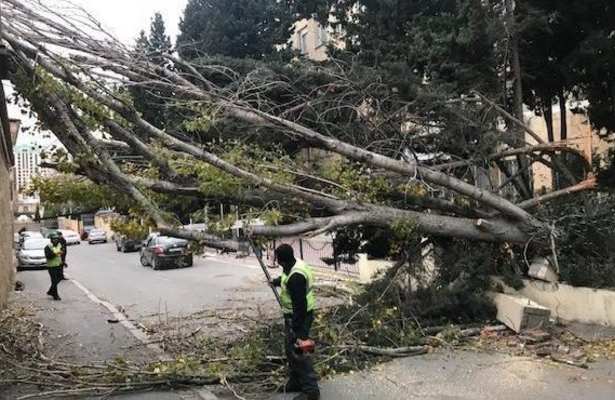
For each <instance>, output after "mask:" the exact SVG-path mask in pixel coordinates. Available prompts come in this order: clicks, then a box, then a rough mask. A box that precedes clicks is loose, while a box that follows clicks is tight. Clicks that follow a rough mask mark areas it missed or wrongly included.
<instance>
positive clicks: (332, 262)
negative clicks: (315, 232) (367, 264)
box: [266, 236, 359, 274]
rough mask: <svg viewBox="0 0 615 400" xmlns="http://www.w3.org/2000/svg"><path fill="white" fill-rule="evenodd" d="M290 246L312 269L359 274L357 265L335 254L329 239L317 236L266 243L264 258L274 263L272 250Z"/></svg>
mask: <svg viewBox="0 0 615 400" xmlns="http://www.w3.org/2000/svg"><path fill="white" fill-rule="evenodd" d="M283 243H286V244H289V245H291V246H292V248H293V250H294V251H295V256H296V257H298V258H301V259H302V260H304V261H305V262H307V263H308V264H310V265H311V266H314V267H319V268H326V269H332V270H335V271H340V272H346V273H349V274H358V273H359V264H358V263H354V264H352V263H348V262H346V261H345V260H342V259H341V258H340V257H338V256H337V254H335V250H334V248H333V241H332V240H331V238H330V237H323V236H319V237H316V238H310V239H305V238H285V239H277V240H273V241H271V242H269V243H268V245H267V251H266V257H267V260H268V261H269V262H271V263H272V262H273V261H274V250H275V249H276V248H277V247H278V246H279V245H281V244H283Z"/></svg>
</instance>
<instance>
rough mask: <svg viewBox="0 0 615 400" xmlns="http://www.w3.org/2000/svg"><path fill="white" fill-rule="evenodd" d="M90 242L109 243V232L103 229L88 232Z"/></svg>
mask: <svg viewBox="0 0 615 400" xmlns="http://www.w3.org/2000/svg"><path fill="white" fill-rule="evenodd" d="M88 243H89V244H94V243H107V233H106V232H105V231H103V230H101V229H92V230H91V231H90V233H89V234H88Z"/></svg>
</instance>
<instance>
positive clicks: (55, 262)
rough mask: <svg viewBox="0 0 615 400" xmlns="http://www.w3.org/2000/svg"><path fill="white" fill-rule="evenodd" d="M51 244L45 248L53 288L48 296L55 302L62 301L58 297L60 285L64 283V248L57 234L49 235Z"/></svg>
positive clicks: (48, 292)
mask: <svg viewBox="0 0 615 400" xmlns="http://www.w3.org/2000/svg"><path fill="white" fill-rule="evenodd" d="M49 239H51V243H50V244H48V245H47V246H46V247H45V258H46V259H47V270H48V271H49V277H50V278H51V287H50V288H49V290H48V291H47V294H48V295H49V296H51V297H53V299H54V300H62V299H61V298H60V296H59V295H58V283H60V282H61V281H62V277H63V274H62V267H63V266H64V262H63V261H62V254H63V246H62V243H60V237H59V236H58V235H57V234H56V233H52V234H51V235H49Z"/></svg>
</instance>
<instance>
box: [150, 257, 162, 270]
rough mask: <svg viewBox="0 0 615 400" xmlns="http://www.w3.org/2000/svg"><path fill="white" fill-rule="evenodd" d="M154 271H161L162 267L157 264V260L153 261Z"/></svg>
mask: <svg viewBox="0 0 615 400" xmlns="http://www.w3.org/2000/svg"><path fill="white" fill-rule="evenodd" d="M152 269H153V270H154V271H158V270H159V269H160V266H159V265H158V262H156V259H155V258H154V259H153V260H152Z"/></svg>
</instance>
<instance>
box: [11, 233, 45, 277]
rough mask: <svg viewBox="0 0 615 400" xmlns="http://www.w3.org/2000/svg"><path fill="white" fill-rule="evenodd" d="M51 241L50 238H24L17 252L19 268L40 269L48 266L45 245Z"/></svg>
mask: <svg viewBox="0 0 615 400" xmlns="http://www.w3.org/2000/svg"><path fill="white" fill-rule="evenodd" d="M49 243H50V241H49V239H44V238H30V239H26V240H24V242H23V244H22V246H21V248H20V249H19V251H18V252H17V269H18V270H24V269H28V268H33V269H39V268H46V267H47V259H46V258H45V247H46V246H47V245H48V244H49Z"/></svg>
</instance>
